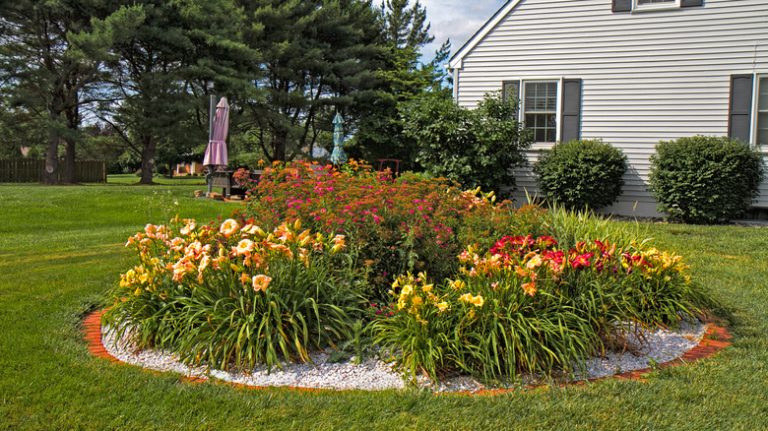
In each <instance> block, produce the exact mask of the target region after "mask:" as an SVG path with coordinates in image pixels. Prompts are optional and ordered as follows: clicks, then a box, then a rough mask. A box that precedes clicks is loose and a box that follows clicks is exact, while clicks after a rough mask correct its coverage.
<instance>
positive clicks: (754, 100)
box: [749, 72, 768, 154]
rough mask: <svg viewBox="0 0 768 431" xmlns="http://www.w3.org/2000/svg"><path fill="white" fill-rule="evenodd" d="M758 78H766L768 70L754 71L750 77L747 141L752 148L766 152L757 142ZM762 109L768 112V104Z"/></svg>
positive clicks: (766, 148) (758, 115) (765, 148)
mask: <svg viewBox="0 0 768 431" xmlns="http://www.w3.org/2000/svg"><path fill="white" fill-rule="evenodd" d="M760 79H768V72H759V73H754V74H753V78H752V130H751V132H750V135H751V136H750V137H749V142H750V143H751V144H752V146H753V147H754V148H757V149H759V150H760V151H761V152H763V153H767V154H768V147H761V146H760V143H759V142H757V137H758V136H759V133H758V126H759V124H758V120H759V118H760ZM763 111H765V112H768V106H766V107H765V108H764V109H763Z"/></svg>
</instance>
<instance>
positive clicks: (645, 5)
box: [634, 0, 680, 11]
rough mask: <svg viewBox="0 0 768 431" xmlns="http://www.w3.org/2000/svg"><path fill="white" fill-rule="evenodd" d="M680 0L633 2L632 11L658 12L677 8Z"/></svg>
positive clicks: (637, 0) (643, 0)
mask: <svg viewBox="0 0 768 431" xmlns="http://www.w3.org/2000/svg"><path fill="white" fill-rule="evenodd" d="M679 7H680V0H635V7H634V9H635V10H637V11H643V10H659V9H670V8H679Z"/></svg>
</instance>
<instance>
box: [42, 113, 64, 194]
mask: <svg viewBox="0 0 768 431" xmlns="http://www.w3.org/2000/svg"><path fill="white" fill-rule="evenodd" d="M48 116H49V117H50V120H51V124H50V125H49V126H48V148H46V150H45V166H44V167H43V173H42V175H41V177H40V178H41V179H42V181H43V183H45V184H58V182H59V178H58V175H59V132H58V130H56V126H55V123H56V120H57V119H58V118H57V117H58V115H57V114H56V113H55V112H53V110H51V111H50V112H49V113H48Z"/></svg>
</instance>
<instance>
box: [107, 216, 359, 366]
mask: <svg viewBox="0 0 768 431" xmlns="http://www.w3.org/2000/svg"><path fill="white" fill-rule="evenodd" d="M127 245H129V246H132V247H134V248H135V250H136V251H137V252H138V256H139V260H140V262H139V265H137V266H135V267H134V268H133V269H131V270H129V271H127V272H126V273H124V274H123V275H122V276H121V281H120V285H119V287H117V288H116V289H115V290H114V291H113V292H112V295H111V296H112V300H113V304H112V307H111V308H110V309H109V311H108V312H107V313H106V315H105V319H106V321H107V322H108V323H109V324H110V325H111V326H112V327H113V328H117V329H118V331H119V335H121V336H122V334H123V333H124V332H125V331H126V330H130V331H131V335H132V341H134V342H135V343H136V344H137V346H138V347H139V348H143V347H159V348H163V349H170V350H172V351H175V352H177V353H179V354H180V357H181V359H182V360H184V361H186V362H190V363H200V362H205V363H207V364H209V365H213V366H217V367H219V368H221V369H228V368H231V367H236V368H245V369H250V368H252V367H253V366H254V365H255V364H266V365H267V366H269V367H274V366H279V365H280V361H282V360H289V361H301V362H307V361H309V360H310V358H309V352H310V351H311V350H312V349H320V348H325V347H327V346H336V345H338V344H339V343H341V342H345V341H348V340H349V339H350V337H352V335H351V334H352V333H353V332H354V325H355V320H356V318H357V317H359V316H360V305H361V304H362V296H361V292H362V291H364V289H363V288H362V287H361V286H360V283H361V281H362V280H363V279H364V277H363V276H362V274H361V271H359V270H357V269H355V268H354V267H353V264H354V258H353V257H352V256H350V255H348V254H346V252H344V248H345V238H344V237H343V236H341V235H337V236H326V235H322V234H314V233H312V232H310V230H308V229H307V230H303V231H302V230H301V229H300V224H299V223H296V224H293V225H287V224H281V225H280V226H278V227H277V228H275V229H274V230H273V231H271V232H269V233H267V232H265V231H263V230H261V229H260V228H259V227H257V226H255V225H253V224H252V223H244V222H238V221H236V220H233V219H229V220H226V221H224V223H222V224H221V226H213V225H205V226H197V225H196V223H195V222H194V221H193V220H186V221H185V223H183V224H182V225H181V226H175V225H172V226H154V225H147V227H146V229H145V231H144V232H142V233H138V234H137V235H135V236H133V237H131V238H130V240H129V241H128V244H127Z"/></svg>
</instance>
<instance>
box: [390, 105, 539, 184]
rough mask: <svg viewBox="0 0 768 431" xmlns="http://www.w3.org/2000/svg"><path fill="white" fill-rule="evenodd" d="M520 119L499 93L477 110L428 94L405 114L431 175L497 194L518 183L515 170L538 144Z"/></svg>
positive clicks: (420, 157)
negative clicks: (524, 152)
mask: <svg viewBox="0 0 768 431" xmlns="http://www.w3.org/2000/svg"><path fill="white" fill-rule="evenodd" d="M516 118H517V116H516V107H515V105H514V104H513V103H508V102H504V101H502V100H501V99H500V98H498V97H496V98H493V97H487V98H486V99H485V100H483V101H482V102H481V103H480V105H479V106H478V107H477V109H474V110H471V109H466V108H462V107H460V106H457V105H456V104H455V103H454V101H453V100H451V99H445V98H435V97H426V98H422V99H420V100H418V101H416V102H415V103H412V104H411V105H410V106H409V107H408V108H407V109H405V110H404V112H403V121H404V124H405V126H404V133H405V134H406V135H407V136H408V137H409V138H411V139H413V140H415V141H416V142H417V146H418V153H417V156H416V161H417V162H418V163H419V164H420V165H421V166H423V167H424V168H425V169H426V170H427V171H428V172H429V173H431V174H433V175H435V176H438V177H445V178H448V179H451V180H453V181H457V182H459V183H460V184H461V185H462V186H464V187H467V188H475V187H481V188H482V189H484V190H493V191H495V192H496V193H500V192H501V190H502V188H504V187H506V186H514V185H515V178H514V174H513V173H512V169H514V168H515V167H517V166H521V165H522V164H523V163H524V162H525V155H524V154H523V151H524V150H526V149H527V148H529V147H530V145H531V142H532V136H531V134H530V133H529V132H528V131H527V130H525V129H523V128H522V126H521V125H520V123H519V122H518V121H517V119H516Z"/></svg>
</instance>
